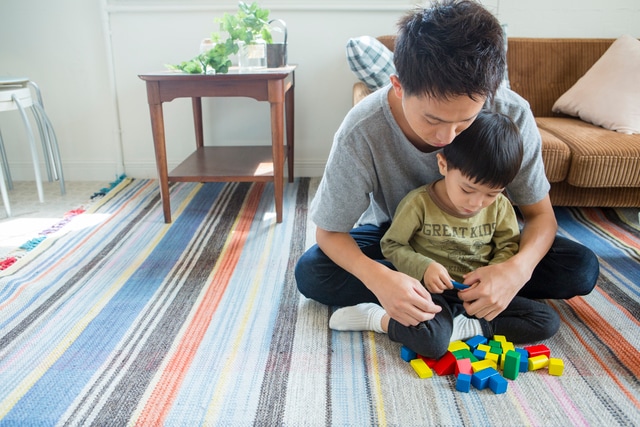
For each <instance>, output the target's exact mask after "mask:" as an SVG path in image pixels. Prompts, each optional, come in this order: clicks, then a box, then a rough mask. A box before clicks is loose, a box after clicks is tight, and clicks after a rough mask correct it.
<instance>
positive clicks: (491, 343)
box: [489, 340, 502, 350]
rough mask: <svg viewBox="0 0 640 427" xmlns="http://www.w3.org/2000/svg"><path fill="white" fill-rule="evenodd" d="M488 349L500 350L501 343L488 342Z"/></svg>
mask: <svg viewBox="0 0 640 427" xmlns="http://www.w3.org/2000/svg"><path fill="white" fill-rule="evenodd" d="M489 347H491V348H492V349H493V348H499V349H500V350H502V343H501V342H500V341H496V340H490V341H489Z"/></svg>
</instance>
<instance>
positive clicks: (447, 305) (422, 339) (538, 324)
mask: <svg viewBox="0 0 640 427" xmlns="http://www.w3.org/2000/svg"><path fill="white" fill-rule="evenodd" d="M431 298H432V299H433V302H434V303H436V304H437V305H439V306H440V307H442V311H441V312H440V313H438V314H436V317H434V318H433V319H431V320H428V321H426V322H422V323H420V324H418V325H417V326H408V327H407V326H403V325H402V324H400V323H398V322H396V321H395V320H393V319H391V321H390V322H389V338H391V340H393V341H396V342H399V343H401V344H402V345H404V346H405V347H408V348H410V349H411V350H413V351H415V352H416V353H418V354H421V355H423V356H425V357H430V358H436V359H437V358H440V357H441V356H442V355H444V353H445V352H446V351H447V348H448V346H449V340H450V337H451V332H452V330H453V318H454V317H456V316H459V315H465V311H464V307H463V306H462V301H461V300H460V299H459V298H458V296H457V291H455V290H449V291H445V292H444V293H442V294H432V295H431ZM479 320H480V324H481V326H482V335H483V336H485V337H487V338H491V337H493V336H494V335H504V336H505V337H506V338H507V340H508V341H511V342H513V343H514V344H521V343H533V342H535V341H540V340H544V339H547V338H549V337H552V336H553V335H554V334H555V333H556V332H557V331H558V328H559V327H560V318H559V316H558V313H556V312H555V311H554V310H553V309H552V308H551V307H550V306H548V305H547V304H545V303H543V302H540V301H535V300H532V299H529V298H524V297H519V296H516V297H515V298H514V299H513V300H512V301H511V304H509V305H508V306H507V308H506V309H504V311H503V312H502V313H500V315H498V316H497V317H496V318H495V319H493V320H492V321H487V320H484V319H479Z"/></svg>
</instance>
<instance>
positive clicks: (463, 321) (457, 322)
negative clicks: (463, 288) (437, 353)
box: [450, 314, 482, 342]
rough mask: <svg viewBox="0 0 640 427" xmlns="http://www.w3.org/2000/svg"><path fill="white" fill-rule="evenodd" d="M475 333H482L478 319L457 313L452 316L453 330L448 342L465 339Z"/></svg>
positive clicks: (473, 335)
mask: <svg viewBox="0 0 640 427" xmlns="http://www.w3.org/2000/svg"><path fill="white" fill-rule="evenodd" d="M476 335H482V325H481V324H480V321H479V320H478V319H472V318H470V317H467V316H465V315H464V314H459V315H457V316H456V317H454V318H453V331H452V332H451V340H450V342H454V341H459V340H467V339H469V338H473V337H475V336H476Z"/></svg>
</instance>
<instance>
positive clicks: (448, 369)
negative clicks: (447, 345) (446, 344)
mask: <svg viewBox="0 0 640 427" xmlns="http://www.w3.org/2000/svg"><path fill="white" fill-rule="evenodd" d="M433 370H434V371H436V374H438V375H440V376H442V375H452V374H454V373H455V372H456V357H455V356H454V355H453V353H451V352H450V351H447V352H446V353H445V355H444V356H442V357H441V358H440V359H438V363H436V364H435V366H434V367H433Z"/></svg>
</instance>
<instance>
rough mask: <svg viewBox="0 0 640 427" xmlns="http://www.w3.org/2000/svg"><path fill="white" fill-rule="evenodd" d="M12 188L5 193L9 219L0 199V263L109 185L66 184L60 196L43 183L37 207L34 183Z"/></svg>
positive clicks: (53, 184) (56, 187) (51, 184)
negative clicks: (9, 208)
mask: <svg viewBox="0 0 640 427" xmlns="http://www.w3.org/2000/svg"><path fill="white" fill-rule="evenodd" d="M13 184H14V188H13V190H10V191H9V204H10V206H11V217H10V218H8V217H7V213H6V211H5V208H4V204H3V203H2V199H0V259H1V258H2V257H3V256H4V255H6V254H7V253H8V252H10V251H11V250H13V249H15V248H16V247H18V246H20V245H22V244H23V243H25V242H27V241H29V240H30V239H32V238H33V237H34V236H37V235H38V233H40V232H41V231H43V230H46V229H47V228H49V227H51V226H52V225H54V224H57V223H58V222H59V221H60V220H61V219H62V218H63V217H64V214H66V213H67V212H69V211H71V210H74V209H78V208H81V207H83V206H86V205H87V204H88V203H89V202H90V201H91V196H92V195H93V194H94V193H96V192H97V191H99V190H100V189H101V188H104V187H108V185H109V184H108V183H105V182H88V181H87V182H84V181H83V182H66V183H65V186H66V193H65V194H64V195H61V194H60V184H59V183H58V182H44V183H43V190H44V203H40V202H39V201H38V192H37V189H36V184H35V182H28V181H18V182H14V183H13Z"/></svg>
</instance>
